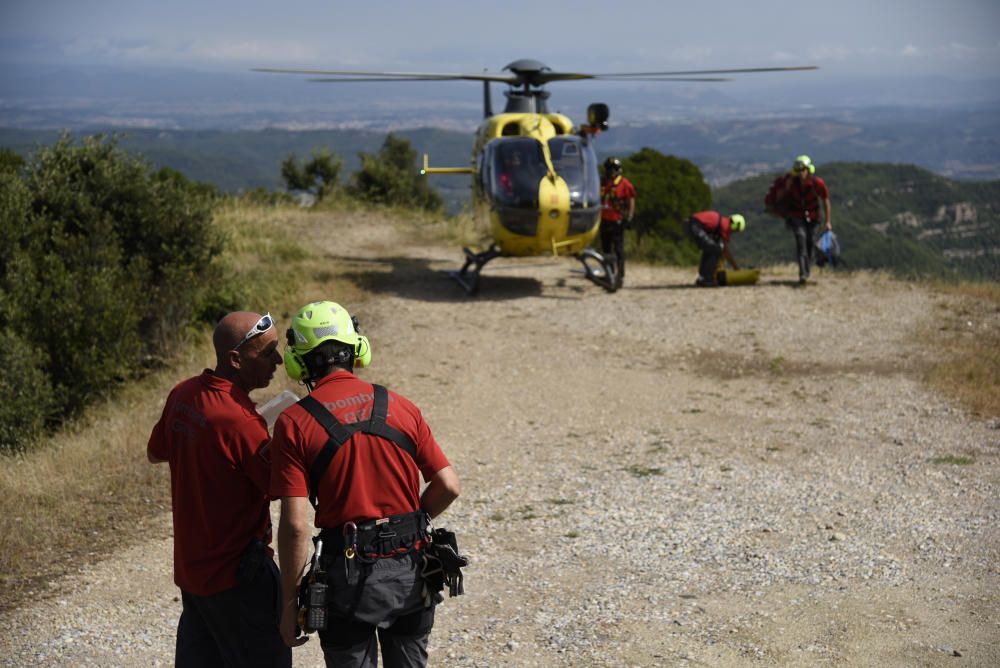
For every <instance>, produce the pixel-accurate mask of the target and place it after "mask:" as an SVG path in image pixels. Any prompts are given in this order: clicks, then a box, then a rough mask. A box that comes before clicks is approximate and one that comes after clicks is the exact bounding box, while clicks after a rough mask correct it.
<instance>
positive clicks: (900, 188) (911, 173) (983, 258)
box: [713, 163, 1000, 280]
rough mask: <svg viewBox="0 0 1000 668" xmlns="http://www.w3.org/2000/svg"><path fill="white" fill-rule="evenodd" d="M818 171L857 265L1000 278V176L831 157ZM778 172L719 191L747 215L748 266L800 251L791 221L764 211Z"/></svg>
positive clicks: (729, 206) (741, 254)
mask: <svg viewBox="0 0 1000 668" xmlns="http://www.w3.org/2000/svg"><path fill="white" fill-rule="evenodd" d="M818 173H819V174H820V175H821V176H822V177H823V179H824V180H825V181H826V183H827V185H828V187H829V188H830V201H831V208H832V210H833V216H832V217H833V224H834V230H835V232H836V233H837V237H838V239H839V240H840V242H841V246H842V249H843V254H844V259H845V260H846V261H847V263H848V266H850V267H851V268H881V269H888V270H891V271H893V272H895V273H897V274H899V275H903V276H917V275H923V276H940V277H949V276H950V277H957V278H966V279H987V280H998V279H1000V181H989V182H981V183H970V182H960V181H952V180H949V179H946V178H944V177H941V176H938V175H936V174H932V173H931V172H928V171H926V170H924V169H921V168H919V167H914V166H911V165H892V164H872V163H830V164H825V165H821V166H820V169H819V172H818ZM776 175H777V174H768V175H762V176H756V177H753V178H749V179H743V180H741V181H737V182H735V183H731V184H729V185H727V186H724V187H722V188H717V189H715V190H714V191H713V206H714V208H717V209H719V210H721V211H724V212H741V213H743V214H744V215H746V216H747V220H748V223H749V227H748V231H747V233H746V234H745V235H743V236H742V237H740V238H739V239H738V240H737V241H735V242H734V245H733V248H734V252H735V253H736V255H737V258H739V259H741V260H742V261H744V262H747V263H749V264H755V265H767V264H777V263H783V262H789V261H791V260H792V258H793V256H794V249H795V243H794V240H793V239H792V236H791V234H790V233H789V232H788V231H787V230H786V229H785V227H784V224H783V223H782V222H781V221H779V220H777V219H775V218H771V217H769V216H767V215H765V214H764V213H763V208H764V195H765V194H766V192H767V189H768V187H769V186H770V184H771V181H772V180H773V178H774V177H775V176H776Z"/></svg>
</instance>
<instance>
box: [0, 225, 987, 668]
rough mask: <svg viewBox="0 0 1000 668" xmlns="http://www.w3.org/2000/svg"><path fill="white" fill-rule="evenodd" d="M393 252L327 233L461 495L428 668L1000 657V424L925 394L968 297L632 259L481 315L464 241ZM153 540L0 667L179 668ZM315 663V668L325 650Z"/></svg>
mask: <svg viewBox="0 0 1000 668" xmlns="http://www.w3.org/2000/svg"><path fill="white" fill-rule="evenodd" d="M331 225H335V223H332V222H331ZM353 229H356V227H355V228H353ZM333 231H336V229H334V230H333ZM395 234H396V232H394V231H393V230H392V229H391V228H384V229H383V228H378V229H377V230H375V231H374V232H373V231H372V230H371V229H368V230H366V231H365V234H364V236H360V235H359V236H356V237H355V238H353V239H351V238H349V237H347V236H346V235H348V231H347V230H346V228H345V229H344V230H343V234H341V235H338V236H334V235H333V234H331V235H330V240H329V241H328V242H326V243H327V244H328V245H327V250H328V252H329V254H330V258H329V259H330V266H331V274H336V275H344V276H347V277H349V278H350V279H351V280H352V281H354V282H355V283H356V284H357V285H358V286H360V288H362V289H363V290H364V291H365V292H366V293H368V294H369V295H370V300H369V301H368V302H367V303H366V304H365V305H364V307H363V308H362V309H361V310H359V311H358V312H357V315H359V317H360V318H361V320H362V324H363V325H364V332H365V333H366V334H367V335H368V336H369V337H370V338H371V340H372V343H373V346H374V351H375V356H374V361H373V365H372V367H371V368H370V369H369V370H366V371H363V372H362V373H363V374H364V377H366V378H368V379H371V380H375V381H378V382H382V383H384V384H387V385H389V386H390V387H392V388H394V389H396V390H397V391H400V392H402V393H404V394H406V395H408V396H409V397H410V398H412V399H413V400H414V401H415V403H417V404H418V405H419V406H421V407H422V409H423V410H424V413H425V415H426V417H427V419H428V421H429V423H430V424H431V426H432V428H433V429H434V430H435V433H436V435H437V437H438V439H439V441H440V442H441V444H442V446H443V447H444V448H445V451H446V452H447V454H448V455H449V457H450V458H451V460H452V462H453V464H454V465H455V467H456V468H457V470H458V472H459V474H460V475H461V478H462V483H463V495H462V497H461V498H460V499H459V500H458V501H457V502H456V503H455V505H454V506H453V507H452V509H450V510H449V511H448V512H447V513H446V514H445V515H444V516H443V517H442V518H441V521H440V522H439V524H445V525H447V526H449V527H450V528H452V529H455V530H456V531H457V532H458V534H459V542H460V546H461V548H462V550H463V551H464V552H466V553H467V554H468V556H469V557H470V558H471V560H472V564H471V566H470V567H469V568H468V570H467V577H466V583H465V585H466V595H465V596H463V597H460V598H456V599H451V600H448V601H446V603H445V604H444V605H443V606H442V607H440V608H439V609H438V618H437V619H438V621H437V626H436V627H435V631H434V635H433V636H432V641H431V664H432V665H448V666H673V665H708V666H744V665H762V666H763V665H768V666H770V665H787V666H803V665H808V666H814V665H851V666H854V665H872V666H882V665H893V666H924V665H927V666H996V665H1000V497H998V490H1000V429H998V427H1000V422H997V421H995V420H993V421H991V420H983V419H974V418H971V417H970V416H968V415H967V414H966V413H964V412H963V411H962V410H961V409H960V408H959V407H957V406H956V405H954V404H953V403H951V402H949V401H948V399H947V398H946V397H942V396H938V395H936V394H934V393H933V392H931V391H930V390H929V389H928V388H927V387H926V386H925V385H923V384H922V383H921V382H920V376H921V372H922V370H923V369H924V368H925V367H926V365H927V364H928V363H929V361H931V360H933V359H936V358H937V357H938V356H939V355H941V354H942V353H943V352H944V351H942V350H940V349H938V348H935V347H934V346H933V345H931V344H930V343H929V341H928V340H927V339H925V338H924V337H923V336H922V332H926V331H932V330H933V319H934V318H935V317H937V314H938V313H939V312H940V309H941V308H947V303H946V302H947V299H948V298H946V297H942V296H940V295H935V294H932V293H930V292H928V291H927V290H925V289H924V288H921V287H918V286H914V285H911V284H906V283H900V282H896V281H892V280H889V279H887V278H886V277H883V276H877V275H871V274H856V275H843V274H839V275H834V274H831V273H822V272H821V273H819V274H818V275H817V276H816V277H815V280H814V282H813V283H811V284H810V285H808V286H807V287H805V288H804V289H803V288H798V287H796V286H795V285H794V283H793V281H792V280H791V279H792V278H794V276H793V275H792V274H790V273H787V272H782V271H780V270H779V271H771V272H767V271H765V273H764V276H763V279H762V282H761V284H759V285H757V286H754V287H741V288H724V289H717V290H697V289H693V288H690V287H689V284H690V283H691V282H692V280H693V278H694V275H693V272H692V271H691V270H678V269H671V268H651V267H642V266H630V268H629V272H628V276H627V280H626V285H625V288H624V290H622V291H620V292H619V293H617V294H613V295H611V294H606V293H604V292H603V291H601V290H600V289H598V288H596V287H594V286H592V285H590V284H588V283H587V282H585V281H584V280H583V278H582V277H581V276H580V275H579V274H576V273H573V272H572V271H571V269H573V268H574V264H573V262H572V261H571V260H566V259H546V258H533V259H525V260H508V259H501V260H498V261H496V262H494V263H492V264H491V265H489V266H488V268H487V270H486V272H485V276H484V279H483V284H482V294H481V296H480V297H479V298H477V299H467V298H465V297H464V296H463V295H462V293H461V291H460V290H459V289H458V288H457V286H456V285H454V284H453V283H451V282H450V281H448V280H446V278H445V277H444V275H443V273H442V271H443V270H444V269H447V268H453V267H454V265H455V259H454V258H455V253H454V250H453V249H451V248H448V247H444V246H435V245H421V244H415V245H411V246H408V247H406V250H405V251H400V250H398V247H395V250H392V251H391V253H390V252H388V251H387V250H386V249H387V248H391V247H393V246H392V244H394V243H395V241H396V239H395V237H394V235H395ZM348 243H349V245H350V246H351V254H352V257H354V258H355V259H354V260H346V259H343V257H342V256H344V255H346V254H347V252H346V251H345V248H344V246H345V245H347V244H348ZM320 297H325V298H333V299H337V297H338V296H337V295H334V294H330V295H325V294H323V295H320V294H317V295H312V294H310V295H305V296H304V299H312V298H320ZM348 305H349V304H348ZM976 326H984V325H983V324H982V323H977V324H976ZM988 326H1000V322H995V323H988ZM277 389H281V388H280V387H279V388H277ZM274 391H275V388H273V387H272V388H270V389H269V390H267V391H264V392H261V397H260V398H261V399H266V398H268V397H269V396H270V395H271V394H273V393H274ZM147 431H148V430H146V429H140V430H138V431H137V438H136V456H137V457H138V456H143V448H144V444H145V436H146V432H147ZM140 432H141V433H140ZM275 508H276V506H275ZM156 527H157V528H155V529H154V530H152V531H151V532H150V534H151V535H150V539H149V540H148V542H145V543H143V544H140V545H136V546H133V547H131V548H128V549H127V550H124V551H123V552H121V553H120V554H119V555H118V556H117V557H116V558H113V559H110V560H107V561H103V562H99V563H95V564H92V565H88V566H86V567H84V568H83V569H82V570H81V571H80V573H79V574H78V575H76V576H74V577H72V578H67V579H66V580H63V581H60V582H57V583H53V584H52V585H51V591H50V592H48V594H49V596H47V597H45V598H43V599H41V600H40V601H39V602H38V603H36V604H32V605H28V606H26V607H23V608H22V609H20V610H18V611H15V612H14V613H11V614H8V615H6V616H5V618H4V619H3V620H2V624H3V628H4V629H5V631H4V633H3V638H2V639H0V664H2V665H11V666H24V665H59V666H77V665H79V666H89V665H103V666H108V665H116V666H118V665H121V666H150V665H170V664H171V663H172V653H173V638H174V631H175V627H176V619H177V616H178V613H179V609H180V604H179V599H178V592H177V590H176V589H175V587H174V586H173V584H172V579H171V573H170V568H171V536H170V522H169V517H162V518H160V520H159V522H158V523H157V524H156ZM296 664H297V665H304V666H305V665H321V658H320V652H319V647H318V642H317V641H316V640H315V639H314V640H312V641H311V642H309V643H308V644H307V645H306V646H304V647H303V648H301V649H299V650H296Z"/></svg>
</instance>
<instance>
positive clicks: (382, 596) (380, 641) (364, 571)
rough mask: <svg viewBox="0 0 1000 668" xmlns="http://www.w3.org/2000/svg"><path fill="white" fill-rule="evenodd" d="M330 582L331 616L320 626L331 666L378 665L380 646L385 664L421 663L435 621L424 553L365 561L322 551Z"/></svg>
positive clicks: (391, 667)
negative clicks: (426, 589)
mask: <svg viewBox="0 0 1000 668" xmlns="http://www.w3.org/2000/svg"><path fill="white" fill-rule="evenodd" d="M323 557H324V559H323V561H324V568H326V571H327V583H328V585H329V586H330V601H331V606H330V621H329V623H328V625H327V629H326V630H325V631H320V632H319V638H320V643H321V644H322V646H323V656H324V658H325V659H326V665H327V666H328V667H329V668H375V666H377V665H378V649H379V646H381V648H382V661H383V663H384V665H385V668H423V666H426V665H427V641H428V639H429V638H430V633H431V629H432V627H433V626H434V607H435V606H434V605H433V604H431V605H430V606H429V607H428V606H425V602H424V595H423V591H424V579H423V553H422V552H412V553H410V554H407V555H402V556H399V557H387V558H383V559H377V560H376V561H375V562H374V563H373V564H361V563H359V561H360V560H359V559H358V558H354V559H350V560H346V559H345V558H344V557H343V556H342V555H341V554H337V555H335V556H331V557H328V556H327V555H326V554H324V555H323Z"/></svg>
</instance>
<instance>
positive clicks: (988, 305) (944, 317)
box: [927, 283, 1000, 418]
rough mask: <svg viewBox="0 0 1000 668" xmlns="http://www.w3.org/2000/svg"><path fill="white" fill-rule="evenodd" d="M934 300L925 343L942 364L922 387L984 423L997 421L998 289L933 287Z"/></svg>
mask: <svg viewBox="0 0 1000 668" xmlns="http://www.w3.org/2000/svg"><path fill="white" fill-rule="evenodd" d="M932 289H933V290H934V292H935V293H936V294H937V295H939V297H940V299H939V301H938V313H937V318H936V319H935V323H934V328H935V329H934V330H933V331H932V332H930V333H929V336H930V337H931V340H932V341H934V342H935V345H936V346H938V347H939V349H940V350H943V351H945V353H944V354H943V358H942V359H941V361H940V362H939V363H937V364H935V365H934V366H933V367H932V368H931V369H930V370H929V371H928V373H927V381H928V382H929V383H930V384H931V385H932V386H933V387H935V388H936V389H938V390H939V391H941V392H942V393H944V394H945V395H947V396H950V397H953V398H955V399H956V400H958V401H959V402H961V403H962V404H963V405H964V406H965V407H966V408H967V409H968V410H970V411H971V412H973V413H974V414H977V415H979V416H981V417H984V418H995V417H998V416H1000V392H997V388H998V387H1000V285H997V284H996V283H958V284H934V285H933V286H932Z"/></svg>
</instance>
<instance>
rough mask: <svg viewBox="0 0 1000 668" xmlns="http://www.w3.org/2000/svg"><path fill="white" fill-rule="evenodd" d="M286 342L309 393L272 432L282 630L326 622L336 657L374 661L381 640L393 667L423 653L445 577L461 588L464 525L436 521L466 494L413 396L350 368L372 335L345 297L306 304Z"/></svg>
mask: <svg viewBox="0 0 1000 668" xmlns="http://www.w3.org/2000/svg"><path fill="white" fill-rule="evenodd" d="M287 344H288V345H287V348H286V350H285V357H284V359H285V364H286V366H285V369H286V371H287V372H288V375H289V376H290V377H291V378H292V379H294V380H300V381H303V382H304V383H305V384H306V385H307V387H308V388H309V394H308V395H307V396H306V397H305V398H304V399H302V400H301V401H300V402H299V403H298V404H296V405H294V406H291V407H290V408H288V409H287V410H286V411H285V412H284V413H283V414H282V415H281V417H279V418H278V421H277V423H276V424H275V429H274V438H273V440H272V443H271V452H272V470H271V487H270V492H271V496H272V498H280V499H281V521H280V524H279V528H278V553H279V557H280V560H281V564H282V566H283V568H282V577H283V585H284V587H283V596H284V601H283V608H282V617H281V636H282V638H283V639H284V641H285V643H286V644H288V645H289V646H297V645H301V644H302V643H304V642H305V641H306V640H307V636H303V635H301V633H302V632H305V633H311V632H312V631H318V632H319V638H320V643H321V645H322V648H323V654H324V657H325V659H326V665H327V666H376V665H377V662H378V647H379V645H381V650H382V660H383V663H384V664H385V665H386V666H387V667H389V668H392V667H393V666H424V665H426V663H427V641H428V638H429V636H430V631H431V627H432V626H433V624H434V610H435V606H436V604H437V603H438V602H440V601H441V600H443V596H442V594H441V592H442V590H443V589H444V588H445V587H447V588H448V590H449V594H450V595H452V596H456V595H458V594H461V593H462V572H461V568H462V567H463V566H465V565H466V563H467V562H466V560H465V558H464V557H461V556H460V555H459V553H458V546H457V543H456V540H455V535H454V534H453V533H451V532H449V531H446V530H444V529H436V530H435V529H433V528H432V527H431V524H430V522H431V519H432V518H434V517H436V516H437V515H439V514H440V513H441V512H443V511H444V510H445V509H446V508H447V507H448V506H449V505H450V504H451V503H452V501H454V500H455V499H456V498H457V497H458V494H459V480H458V475H457V474H456V473H455V471H454V469H453V468H452V467H451V465H450V464H449V462H448V459H447V458H446V457H445V455H444V453H443V452H442V450H441V448H440V446H439V445H438V443H437V441H436V440H435V439H434V436H433V434H432V433H431V430H430V427H428V425H427V423H426V422H425V421H424V418H423V416H422V415H421V413H420V410H419V409H418V408H417V407H416V406H414V405H413V404H412V403H411V402H410V401H409V400H407V399H406V398H405V397H403V396H401V395H399V394H396V393H395V392H392V391H389V390H387V389H386V388H384V387H381V386H379V385H372V384H370V383H366V382H364V381H362V380H360V379H359V378H358V377H357V376H355V375H354V373H353V372H354V369H355V368H357V367H366V366H368V364H369V363H370V362H371V346H370V344H369V342H368V339H367V337H365V336H362V335H361V334H359V333H358V326H357V320H356V319H354V318H352V317H351V315H350V314H349V313H348V312H347V311H346V310H345V309H344V308H343V307H342V306H340V305H339V304H336V303H334V302H329V301H324V302H314V303H312V304H307V305H306V306H304V307H303V308H302V309H300V310H299V312H298V313H297V314H296V315H295V317H294V319H293V321H292V326H291V328H290V329H289V330H288V332H287ZM421 475H422V476H423V479H424V480H425V481H427V483H428V484H427V486H426V487H425V488H424V489H423V492H422V493H421V483H420V476H421ZM310 503H311V504H312V505H313V506H314V508H315V511H316V515H315V517H316V519H315V524H316V527H317V528H318V529H319V530H320V533H319V535H318V536H317V537H315V538H314V539H313V540H312V542H313V543H314V545H311V544H310V538H311V537H312V529H311V527H310V526H309V520H308V516H309V504H310ZM304 566H308V571H307V572H306V573H305V574H303V573H302V571H303V570H305V569H304V568H303V567H304Z"/></svg>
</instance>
